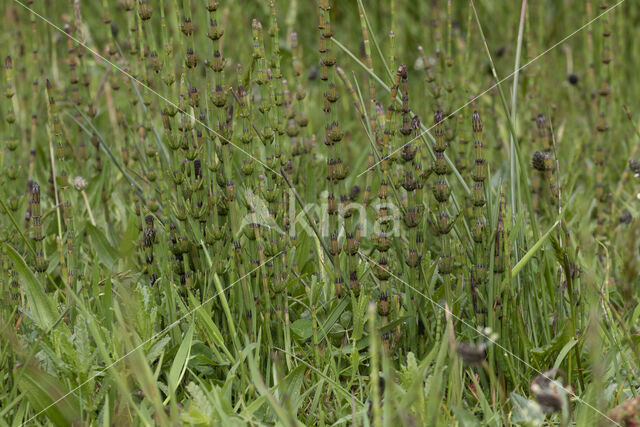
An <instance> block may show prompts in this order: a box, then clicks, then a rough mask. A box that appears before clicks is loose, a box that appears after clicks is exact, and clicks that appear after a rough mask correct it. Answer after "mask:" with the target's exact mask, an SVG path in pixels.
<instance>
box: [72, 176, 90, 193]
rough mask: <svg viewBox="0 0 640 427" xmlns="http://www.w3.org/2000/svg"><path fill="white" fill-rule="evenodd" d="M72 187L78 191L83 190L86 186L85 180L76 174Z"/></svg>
mask: <svg viewBox="0 0 640 427" xmlns="http://www.w3.org/2000/svg"><path fill="white" fill-rule="evenodd" d="M73 188H75V189H76V190H78V191H84V190H85V189H86V188H87V181H86V180H85V179H84V178H83V177H81V176H76V177H75V178H73Z"/></svg>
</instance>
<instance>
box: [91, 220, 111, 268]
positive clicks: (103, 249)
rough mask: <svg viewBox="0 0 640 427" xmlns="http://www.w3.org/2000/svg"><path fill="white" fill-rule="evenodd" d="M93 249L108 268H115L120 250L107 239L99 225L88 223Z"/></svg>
mask: <svg viewBox="0 0 640 427" xmlns="http://www.w3.org/2000/svg"><path fill="white" fill-rule="evenodd" d="M85 230H86V232H87V234H88V235H89V238H90V239H91V243H92V246H93V249H95V251H96V255H97V256H98V260H99V261H101V262H102V263H103V264H104V265H105V266H107V268H109V269H111V268H113V266H114V264H115V263H116V262H117V261H118V251H117V250H116V249H115V248H114V247H113V246H111V243H109V241H108V240H107V238H106V236H105V235H104V233H103V232H102V231H101V230H100V229H99V228H97V227H94V226H93V225H91V224H87V225H86V228H85Z"/></svg>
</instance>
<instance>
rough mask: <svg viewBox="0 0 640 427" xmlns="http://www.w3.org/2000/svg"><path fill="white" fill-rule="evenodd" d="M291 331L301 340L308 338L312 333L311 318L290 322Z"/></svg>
mask: <svg viewBox="0 0 640 427" xmlns="http://www.w3.org/2000/svg"><path fill="white" fill-rule="evenodd" d="M291 332H293V333H294V334H295V335H296V336H297V337H298V338H300V339H301V340H302V341H306V340H308V339H309V338H310V337H311V335H312V334H313V323H312V322H311V319H298V320H296V321H295V322H293V323H292V324H291Z"/></svg>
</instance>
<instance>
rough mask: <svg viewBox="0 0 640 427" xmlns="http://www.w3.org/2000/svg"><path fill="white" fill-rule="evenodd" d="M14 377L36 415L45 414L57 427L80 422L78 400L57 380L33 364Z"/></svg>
mask: <svg viewBox="0 0 640 427" xmlns="http://www.w3.org/2000/svg"><path fill="white" fill-rule="evenodd" d="M16 376H17V378H18V380H17V384H18V389H20V391H21V392H22V393H24V394H25V395H26V397H27V399H28V400H29V403H30V404H31V406H33V409H35V411H36V413H40V412H42V413H43V414H46V416H47V417H48V419H49V420H50V421H51V422H53V423H54V424H55V425H57V426H69V425H73V424H78V423H81V422H82V414H81V412H80V402H79V400H78V398H77V397H76V396H75V395H74V394H73V393H69V391H68V389H67V387H66V386H65V385H64V384H63V383H62V382H61V381H60V380H59V379H58V378H56V377H54V376H53V375H51V374H49V373H47V372H45V371H43V370H41V369H40V368H39V367H38V366H37V365H35V364H28V365H26V366H25V367H24V368H23V369H22V370H21V371H20V372H19V373H17V374H16Z"/></svg>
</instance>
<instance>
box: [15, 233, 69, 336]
mask: <svg viewBox="0 0 640 427" xmlns="http://www.w3.org/2000/svg"><path fill="white" fill-rule="evenodd" d="M5 247H6V249H7V255H8V256H9V259H10V260H11V262H12V263H13V268H14V269H15V270H16V271H17V272H18V274H19V275H20V277H21V278H22V288H23V289H24V293H25V295H26V297H27V306H28V308H29V311H30V312H31V316H32V318H33V320H34V321H35V322H36V324H37V325H38V326H39V327H40V328H42V329H45V330H47V329H49V328H51V326H53V324H54V323H55V322H56V320H57V319H58V312H57V310H56V308H55V305H54V304H53V301H51V300H50V299H49V298H48V297H47V296H46V295H45V293H44V291H43V290H42V284H41V283H40V281H39V280H38V279H37V278H36V276H35V274H33V271H31V269H30V268H29V267H27V264H26V263H25V262H24V259H23V258H22V257H21V256H20V254H19V253H18V252H16V251H15V249H13V248H12V247H11V246H9V245H7V244H5Z"/></svg>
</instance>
